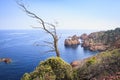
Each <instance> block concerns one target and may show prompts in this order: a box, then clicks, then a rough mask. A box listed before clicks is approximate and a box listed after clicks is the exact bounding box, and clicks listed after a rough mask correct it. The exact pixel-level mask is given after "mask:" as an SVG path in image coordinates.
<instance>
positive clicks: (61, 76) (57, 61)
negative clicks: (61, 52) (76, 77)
mask: <svg viewBox="0 0 120 80" xmlns="http://www.w3.org/2000/svg"><path fill="white" fill-rule="evenodd" d="M72 73H73V72H72V67H71V66H70V65H69V64H68V63H66V62H65V61H63V60H62V59H61V58H59V57H52V58H49V59H47V60H46V61H43V62H41V63H40V64H39V66H38V67H37V68H36V69H35V70H34V71H33V72H31V73H29V74H28V73H26V74H24V76H23V78H22V80H72V78H73V77H72Z"/></svg>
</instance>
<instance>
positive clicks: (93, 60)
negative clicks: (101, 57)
mask: <svg viewBox="0 0 120 80" xmlns="http://www.w3.org/2000/svg"><path fill="white" fill-rule="evenodd" d="M94 63H96V57H92V58H90V59H88V60H87V62H86V65H87V66H90V65H92V64H94Z"/></svg>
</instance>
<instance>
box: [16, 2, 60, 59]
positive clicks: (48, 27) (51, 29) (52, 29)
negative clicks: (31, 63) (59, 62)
mask: <svg viewBox="0 0 120 80" xmlns="http://www.w3.org/2000/svg"><path fill="white" fill-rule="evenodd" d="M17 4H18V5H19V6H20V7H21V8H22V9H23V11H24V12H26V13H27V15H28V16H30V17H31V18H34V19H36V20H38V22H39V23H40V25H41V26H40V27H39V28H41V29H42V30H44V31H45V32H47V33H48V34H50V36H51V37H52V38H53V42H49V41H44V43H45V44H46V46H48V47H50V48H51V50H49V51H47V52H56V56H57V57H60V52H59V49H58V40H59V39H58V35H57V32H56V25H54V24H51V23H48V22H45V21H44V20H43V19H41V18H40V17H39V16H37V15H36V14H35V13H33V12H31V11H29V10H28V9H27V8H26V7H25V5H24V3H22V2H20V1H17Z"/></svg>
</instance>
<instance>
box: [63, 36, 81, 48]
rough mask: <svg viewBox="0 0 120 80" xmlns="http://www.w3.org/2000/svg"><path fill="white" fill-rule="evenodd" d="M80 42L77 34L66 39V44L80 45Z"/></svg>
mask: <svg viewBox="0 0 120 80" xmlns="http://www.w3.org/2000/svg"><path fill="white" fill-rule="evenodd" d="M79 44H80V41H79V37H78V36H76V35H74V36H72V37H69V38H68V39H65V41H64V45H65V46H74V45H79Z"/></svg>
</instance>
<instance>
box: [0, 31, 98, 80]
mask: <svg viewBox="0 0 120 80" xmlns="http://www.w3.org/2000/svg"><path fill="white" fill-rule="evenodd" d="M91 32H93V30H58V31H57V34H58V36H59V43H58V47H59V50H60V55H61V58H62V59H63V60H65V61H66V62H68V63H71V62H72V61H75V60H82V59H84V58H87V57H90V56H93V55H95V54H97V53H98V52H92V51H89V50H85V49H84V48H83V47H81V45H79V46H76V47H65V46H64V40H65V39H66V38H68V37H69V36H73V35H75V34H76V35H77V36H80V35H81V34H83V33H87V34H89V33H91ZM44 41H52V38H51V36H50V35H49V34H47V33H46V32H44V31H42V30H34V29H33V30H0V58H11V59H12V62H11V63H10V64H6V63H4V62H1V63H0V80H20V79H21V77H22V76H23V74H24V73H26V72H27V73H29V72H32V71H33V70H34V69H35V68H36V67H37V66H38V65H39V63H40V62H41V61H44V60H46V59H47V58H49V57H53V56H56V54H55V52H50V53H46V51H48V50H50V49H49V47H48V46H45V43H44Z"/></svg>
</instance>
